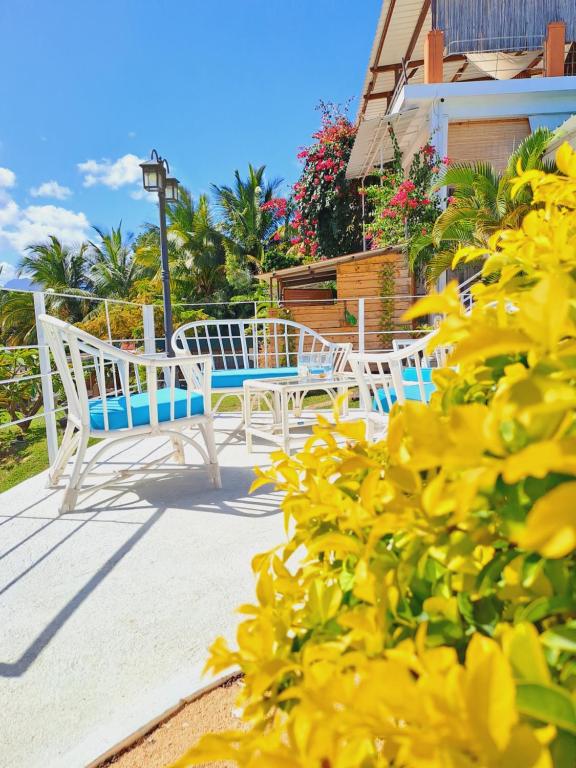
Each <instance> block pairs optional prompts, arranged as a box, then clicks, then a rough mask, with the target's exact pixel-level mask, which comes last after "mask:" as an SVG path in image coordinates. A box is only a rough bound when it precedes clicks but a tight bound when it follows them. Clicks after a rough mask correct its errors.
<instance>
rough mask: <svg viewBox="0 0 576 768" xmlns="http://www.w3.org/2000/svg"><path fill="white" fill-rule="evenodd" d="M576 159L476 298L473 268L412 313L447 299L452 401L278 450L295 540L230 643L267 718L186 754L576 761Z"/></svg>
mask: <svg viewBox="0 0 576 768" xmlns="http://www.w3.org/2000/svg"><path fill="white" fill-rule="evenodd" d="M557 163H558V167H559V169H560V171H561V174H562V175H561V174H545V173H542V172H540V171H528V172H526V173H523V174H520V177H519V179H517V180H516V182H515V190H519V189H521V188H522V187H523V186H524V185H525V184H529V185H530V186H531V188H532V191H533V195H534V201H535V203H536V204H540V203H541V205H542V207H541V208H535V209H534V210H532V211H531V212H529V213H528V214H527V216H526V217H525V218H524V220H523V222H522V225H521V227H520V228H519V229H517V230H506V231H502V232H500V233H497V234H495V235H494V236H493V237H492V238H491V240H490V243H489V246H488V247H487V248H486V249H485V251H487V254H485V255H487V259H486V261H485V263H484V272H485V274H486V275H488V274H491V275H494V274H495V273H496V274H497V278H496V279H495V280H494V282H493V283H491V284H486V285H477V286H475V288H474V298H475V304H474V306H473V308H472V310H471V312H470V313H469V314H467V313H466V312H465V311H464V309H463V307H462V304H461V302H460V300H459V296H458V292H457V286H456V284H455V283H453V284H451V285H449V286H448V288H447V289H446V291H445V292H444V293H443V294H440V295H432V296H429V297H427V298H425V299H423V300H422V301H421V302H420V303H419V304H418V305H417V306H416V307H415V308H414V309H413V310H411V312H410V313H409V318H412V317H416V316H419V315H422V314H427V313H429V312H442V313H444V314H445V315H446V317H445V320H444V322H443V324H442V325H441V327H440V330H439V333H438V334H437V336H436V338H435V342H434V343H435V344H449V345H452V346H453V351H452V353H451V356H450V359H449V362H450V364H451V365H452V366H457V368H453V367H449V368H446V369H444V370H439V371H437V372H436V373H435V376H434V380H435V384H436V387H437V391H436V393H435V394H434V396H433V398H432V401H431V403H430V405H425V404H421V403H416V402H412V403H410V402H408V403H406V404H405V405H403V406H402V407H398V406H397V407H395V409H394V410H393V413H392V416H391V421H390V426H389V432H388V436H387V438H386V440H385V441H382V442H379V443H375V444H373V443H370V442H368V441H366V439H365V435H364V432H365V427H364V424H363V423H361V422H358V423H340V424H337V425H336V427H331V426H330V425H329V424H328V423H327V422H325V421H320V423H319V425H318V427H317V428H316V433H315V435H314V436H313V438H311V439H310V440H309V442H308V445H307V446H306V449H305V450H304V451H303V452H302V453H300V454H299V455H297V456H295V457H293V458H289V457H287V456H285V455H283V454H281V453H277V454H276V455H275V465H274V467H273V468H272V469H271V470H269V471H263V470H259V478H258V479H257V481H256V483H255V485H256V486H258V485H260V484H264V483H268V482H271V481H272V482H275V483H276V485H277V487H278V488H280V489H282V490H283V491H285V492H286V497H285V500H284V502H283V509H284V515H285V519H286V524H287V528H288V530H289V532H290V535H289V539H288V542H287V544H285V545H284V546H281V547H279V548H278V549H277V550H275V551H272V552H269V553H266V554H264V555H261V556H259V557H256V558H255V560H254V563H253V566H254V570H255V572H256V574H257V602H256V604H255V605H245V606H242V607H241V609H240V611H241V612H242V613H243V614H244V615H245V616H246V619H245V620H244V621H243V622H242V623H241V624H240V626H239V629H238V634H237V641H238V648H237V650H230V649H229V648H228V646H227V645H226V643H225V642H224V641H223V640H222V639H220V640H218V641H217V642H216V643H215V644H214V645H213V647H212V651H211V660H210V668H211V669H212V670H213V671H214V672H216V673H218V672H221V671H222V670H224V669H226V668H227V667H229V666H230V665H238V666H239V667H240V668H241V669H242V671H243V672H244V674H245V690H244V693H243V698H242V705H243V711H244V718H245V720H246V721H247V723H248V729H247V730H246V731H245V732H244V731H238V732H234V733H229V734H224V735H220V736H209V737H206V738H205V739H204V740H203V741H202V742H201V744H200V746H199V747H198V748H197V749H196V750H195V751H193V752H192V753H191V754H189V755H187V756H185V757H184V758H182V759H181V760H180V761H179V763H178V765H179V766H185V765H191V764H193V763H195V762H200V761H202V760H210V759H215V758H217V757H220V758H228V759H233V760H235V761H237V763H238V764H239V765H241V766H256V765H262V766H278V767H282V768H289V767H290V768H292V767H294V768H300V767H302V768H304V766H306V768H308V766H313V767H316V766H317V767H318V768H349V767H350V768H352V766H354V767H356V766H362V767H363V768H368V767H372V766H394V768H400V766H402V767H403V768H404V767H406V768H411V767H413V766H414V767H415V766H418V767H421V766H422V767H424V766H425V767H426V768H446V767H448V766H450V767H453V768H456V766H458V767H459V768H460V767H462V768H474V767H475V766H476V767H478V768H480V767H482V768H516V767H518V768H550V767H551V766H555V768H570V767H572V766H574V765H575V764H576V697H575V694H574V691H575V688H576V661H575V657H574V651H575V649H576V620H575V615H576V569H575V567H574V566H575V546H576V153H574V152H572V150H571V149H570V148H569V146H568V145H566V144H565V145H564V146H563V147H562V148H561V149H560V150H559V153H558V156H557ZM477 255H478V253H477V250H474V249H467V250H465V251H464V252H462V253H460V255H459V257H458V258H461V259H468V258H474V257H476V256H477ZM337 437H343V438H346V442H345V443H344V444H342V443H341V442H337V441H336V438H337Z"/></svg>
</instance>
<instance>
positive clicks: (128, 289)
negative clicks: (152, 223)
mask: <svg viewBox="0 0 576 768" xmlns="http://www.w3.org/2000/svg"><path fill="white" fill-rule="evenodd" d="M93 229H94V230H95V232H96V233H97V235H98V240H97V241H96V242H94V241H90V256H91V260H92V264H91V268H90V276H91V280H92V284H93V286H94V291H95V293H96V294H97V295H98V296H104V297H106V298H108V297H110V298H116V299H126V298H129V297H130V296H131V295H132V293H133V291H134V288H135V285H136V283H137V281H138V280H139V279H140V278H141V276H142V269H141V267H140V265H139V263H138V262H137V260H136V259H135V254H134V248H133V245H134V235H133V234H131V233H128V234H127V235H124V234H123V233H122V222H120V224H118V226H117V227H116V228H115V227H112V228H111V229H110V231H109V232H106V231H104V230H103V229H100V228H99V227H94V228H93Z"/></svg>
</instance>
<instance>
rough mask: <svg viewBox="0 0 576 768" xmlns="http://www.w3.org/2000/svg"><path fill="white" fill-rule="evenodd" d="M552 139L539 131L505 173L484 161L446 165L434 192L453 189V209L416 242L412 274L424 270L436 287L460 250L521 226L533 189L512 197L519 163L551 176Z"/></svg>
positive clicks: (412, 249) (521, 146)
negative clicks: (549, 146)
mask: <svg viewBox="0 0 576 768" xmlns="http://www.w3.org/2000/svg"><path fill="white" fill-rule="evenodd" d="M551 137H552V133H551V132H550V131H549V130H548V129H546V128H539V129H538V130H537V131H535V132H534V133H532V134H531V135H530V136H528V137H527V138H526V139H524V141H522V142H521V143H520V144H519V145H518V147H517V148H516V150H515V151H514V152H513V153H512V155H511V156H510V159H509V161H508V165H507V166H506V168H505V169H504V171H502V172H498V171H496V170H495V169H494V168H493V167H492V166H491V165H490V163H487V162H484V161H476V162H473V163H454V164H453V165H450V166H448V168H447V169H446V171H445V172H444V173H443V174H442V176H441V177H440V178H439V179H438V181H437V183H436V185H435V189H436V190H438V189H440V188H441V187H448V188H449V189H450V190H451V197H450V205H448V207H447V208H446V209H445V210H444V211H443V212H442V213H441V214H440V216H439V217H438V218H437V219H436V222H435V224H434V226H433V228H432V231H431V232H430V233H429V234H424V235H421V236H419V237H416V238H414V240H413V241H412V244H411V246H410V263H411V267H412V269H417V268H419V267H421V266H423V265H425V267H426V276H427V279H428V281H429V282H433V281H434V280H437V279H438V277H439V276H440V275H441V274H442V273H443V272H444V271H445V270H447V269H450V266H451V264H452V260H453V258H454V254H455V253H456V251H457V250H458V248H459V247H460V246H461V245H478V246H484V245H486V243H487V242H488V240H489V238H490V236H491V235H492V234H494V232H496V231H497V230H499V229H508V228H515V227H517V226H518V225H519V224H520V222H521V221H522V219H523V218H524V216H525V214H526V213H527V211H528V209H529V208H530V204H531V200H532V194H531V190H530V187H529V186H525V187H523V188H522V189H521V190H520V191H519V192H518V194H516V195H515V197H512V195H511V190H512V180H513V179H514V177H515V176H516V175H517V173H518V167H519V165H518V164H520V167H521V168H522V169H524V170H527V169H539V170H546V171H548V172H550V171H553V170H554V168H555V164H554V162H553V161H547V160H544V159H543V155H544V151H545V149H546V146H547V144H548V142H549V141H550V139H551ZM430 253H432V256H431V258H429V254H430ZM428 258H429V261H427V259H428ZM426 262H427V263H426Z"/></svg>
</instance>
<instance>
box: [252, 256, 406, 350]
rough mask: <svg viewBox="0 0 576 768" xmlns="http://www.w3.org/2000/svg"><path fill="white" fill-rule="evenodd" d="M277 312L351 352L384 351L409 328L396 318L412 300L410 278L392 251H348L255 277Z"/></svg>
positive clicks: (402, 262) (403, 261)
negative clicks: (345, 345)
mask: <svg viewBox="0 0 576 768" xmlns="http://www.w3.org/2000/svg"><path fill="white" fill-rule="evenodd" d="M258 277H259V279H260V280H262V281H264V282H266V283H267V284H268V286H269V290H270V295H271V296H275V297H277V299H278V300H279V304H280V307H281V308H282V310H283V311H286V312H288V313H289V317H290V318H291V319H292V320H295V321H296V322H297V323H302V324H303V325H307V326H308V327H309V328H313V329H314V330H315V331H317V332H318V333H320V334H322V336H325V337H326V338H327V339H330V341H338V342H350V343H352V345H353V346H354V349H388V348H389V347H390V346H391V339H392V338H393V337H398V336H400V335H401V334H402V332H403V331H404V332H405V333H406V334H411V333H412V330H413V328H412V325H406V324H405V323H403V321H402V315H403V313H404V311H405V310H406V309H408V307H409V306H410V305H411V304H412V303H413V301H414V290H415V289H414V277H413V275H412V274H411V273H410V271H409V270H408V266H407V264H406V258H405V254H404V253H403V251H402V250H401V249H398V248H380V249H378V250H373V251H368V252H362V253H352V254H347V255H346V256H338V257H336V258H334V259H326V260H324V261H315V262H312V263H310V264H300V265H298V266H296V267H288V268H287V269H280V270H278V271H276V272H268V273H266V274H261V275H258Z"/></svg>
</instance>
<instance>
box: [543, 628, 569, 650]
mask: <svg viewBox="0 0 576 768" xmlns="http://www.w3.org/2000/svg"><path fill="white" fill-rule="evenodd" d="M540 640H541V642H542V643H544V645H546V646H548V648H554V649H556V650H558V651H570V652H571V653H576V623H575V622H572V623H571V624H565V625H563V626H558V627H553V628H552V629H548V630H546V632H544V633H543V634H542V635H541V636H540Z"/></svg>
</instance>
